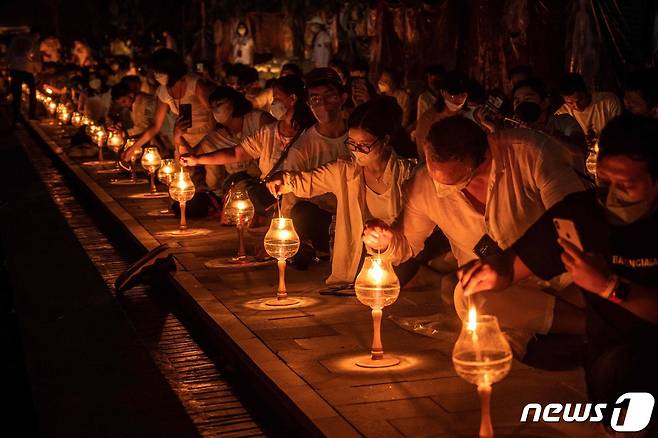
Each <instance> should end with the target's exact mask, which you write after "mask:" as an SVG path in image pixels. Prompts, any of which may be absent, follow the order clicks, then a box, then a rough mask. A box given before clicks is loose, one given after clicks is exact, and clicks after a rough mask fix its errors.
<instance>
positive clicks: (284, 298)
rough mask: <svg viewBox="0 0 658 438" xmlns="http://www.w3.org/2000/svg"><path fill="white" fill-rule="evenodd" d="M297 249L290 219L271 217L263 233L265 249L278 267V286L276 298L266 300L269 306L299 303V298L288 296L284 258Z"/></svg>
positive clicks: (293, 253) (293, 228)
mask: <svg viewBox="0 0 658 438" xmlns="http://www.w3.org/2000/svg"><path fill="white" fill-rule="evenodd" d="M298 250H299V236H298V235H297V232H296V231H295V227H294V226H293V223H292V219H290V218H284V217H277V218H274V219H272V223H271V224H270V229H269V230H268V231H267V234H266V235H265V251H266V252H267V253H268V254H269V255H270V256H271V257H273V258H275V259H276V260H277V266H278V268H279V287H278V289H277V293H276V300H270V301H267V302H266V303H265V304H267V305H270V306H290V305H294V304H297V303H299V300H296V299H293V298H288V292H287V290H286V275H285V273H286V259H288V258H290V257H292V256H294V255H295V254H297V251H298Z"/></svg>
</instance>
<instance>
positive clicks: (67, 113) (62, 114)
mask: <svg viewBox="0 0 658 438" xmlns="http://www.w3.org/2000/svg"><path fill="white" fill-rule="evenodd" d="M57 118H58V119H59V121H60V122H62V123H64V124H66V123H68V122H69V120H70V119H71V110H70V109H69V107H68V106H66V105H65V104H63V103H60V104H59V105H57Z"/></svg>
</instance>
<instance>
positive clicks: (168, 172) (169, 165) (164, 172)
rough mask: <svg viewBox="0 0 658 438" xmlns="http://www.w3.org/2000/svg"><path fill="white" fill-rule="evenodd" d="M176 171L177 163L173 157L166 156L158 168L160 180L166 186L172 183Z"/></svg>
mask: <svg viewBox="0 0 658 438" xmlns="http://www.w3.org/2000/svg"><path fill="white" fill-rule="evenodd" d="M175 173H176V164H175V163H174V159H173V158H166V159H164V160H162V164H161V165H160V168H159V169H158V180H160V182H161V183H162V184H164V185H166V186H168V185H169V184H171V182H172V181H173V179H174V174H175Z"/></svg>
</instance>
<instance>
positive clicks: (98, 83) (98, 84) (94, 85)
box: [89, 79, 101, 91]
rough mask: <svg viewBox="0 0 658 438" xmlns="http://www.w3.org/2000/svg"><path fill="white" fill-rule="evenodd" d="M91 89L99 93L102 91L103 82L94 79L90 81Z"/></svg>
mask: <svg viewBox="0 0 658 438" xmlns="http://www.w3.org/2000/svg"><path fill="white" fill-rule="evenodd" d="M89 88H91V89H92V90H94V91H98V90H100V89H101V80H100V79H92V80H91V81H89Z"/></svg>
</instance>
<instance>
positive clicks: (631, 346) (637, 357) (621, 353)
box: [585, 336, 658, 437]
mask: <svg viewBox="0 0 658 438" xmlns="http://www.w3.org/2000/svg"><path fill="white" fill-rule="evenodd" d="M657 343H658V340H657V339H656V338H655V336H654V337H647V339H637V340H636V341H634V342H628V343H623V344H617V345H597V346H594V345H592V344H593V343H590V345H589V346H588V348H587V360H586V363H585V381H586V383H587V392H588V395H589V399H590V400H589V401H590V402H592V403H607V405H608V408H609V409H606V410H605V411H604V417H605V419H604V422H605V423H606V424H609V423H610V420H611V418H610V416H611V414H612V409H611V407H613V406H614V405H615V402H616V400H617V398H618V397H620V396H621V395H622V394H625V393H627V392H649V393H650V394H652V395H653V396H654V397H658V378H657V377H656V370H658V348H657V345H658V344H657ZM646 430H648V431H650V432H648V433H647V435H646V436H647V437H653V436H658V409H657V408H656V407H654V409H653V415H652V421H651V423H650V424H649V426H647V429H646Z"/></svg>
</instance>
